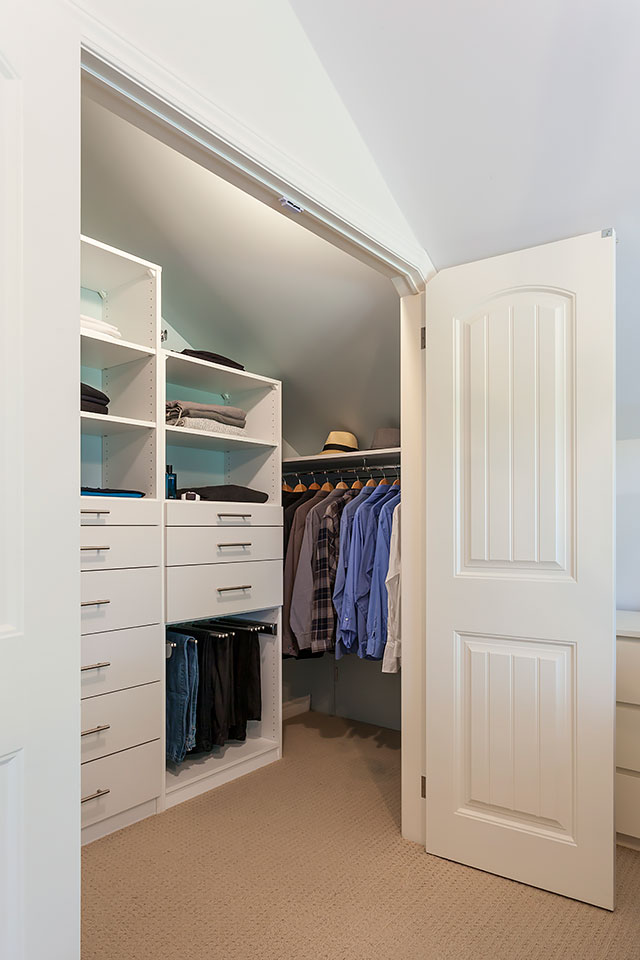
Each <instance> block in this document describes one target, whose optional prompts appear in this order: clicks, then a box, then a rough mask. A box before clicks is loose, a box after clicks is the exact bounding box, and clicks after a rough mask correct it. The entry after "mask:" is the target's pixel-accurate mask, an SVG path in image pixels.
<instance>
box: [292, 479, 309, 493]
mask: <svg viewBox="0 0 640 960" xmlns="http://www.w3.org/2000/svg"><path fill="white" fill-rule="evenodd" d="M296 480H297V481H298V482H297V483H296V485H295V487H294V488H293V492H294V493H306V492H307V488H306V487H305V485H304V483H300V477H296Z"/></svg>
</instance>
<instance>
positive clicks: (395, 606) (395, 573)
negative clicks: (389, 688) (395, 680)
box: [382, 504, 402, 673]
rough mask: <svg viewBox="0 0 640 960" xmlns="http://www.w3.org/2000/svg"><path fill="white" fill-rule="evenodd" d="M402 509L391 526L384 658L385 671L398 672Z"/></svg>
mask: <svg viewBox="0 0 640 960" xmlns="http://www.w3.org/2000/svg"><path fill="white" fill-rule="evenodd" d="M400 510H401V505H400V504H398V506H397V508H396V509H395V510H394V513H393V525H392V528H391V543H390V545H389V569H388V572H387V577H386V581H385V583H386V587H387V598H388V605H389V606H388V617H387V642H386V645H385V648H384V656H383V658H382V672H383V673H397V672H398V670H399V669H400V661H401V659H402V651H401V647H402V644H401V639H402V623H401V616H400V614H401V599H402V583H401V572H400V571H401V567H400V529H401V526H400V524H401V520H400Z"/></svg>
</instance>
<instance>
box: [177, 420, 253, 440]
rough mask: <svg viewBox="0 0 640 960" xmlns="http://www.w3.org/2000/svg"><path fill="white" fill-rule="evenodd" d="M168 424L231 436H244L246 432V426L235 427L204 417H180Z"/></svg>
mask: <svg viewBox="0 0 640 960" xmlns="http://www.w3.org/2000/svg"><path fill="white" fill-rule="evenodd" d="M168 426H170V427H186V428H187V429H188V430H205V431H207V432H208V433H224V434H228V435H231V436H234V435H235V436H242V434H243V433H244V427H234V426H232V425H231V424H229V423H221V422H220V421H219V420H207V419H205V418H204V417H180V419H179V420H172V421H171V423H170V424H168Z"/></svg>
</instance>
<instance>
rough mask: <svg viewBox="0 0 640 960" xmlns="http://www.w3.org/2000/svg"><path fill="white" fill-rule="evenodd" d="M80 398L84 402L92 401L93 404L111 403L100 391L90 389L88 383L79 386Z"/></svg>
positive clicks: (94, 388) (109, 398)
mask: <svg viewBox="0 0 640 960" xmlns="http://www.w3.org/2000/svg"><path fill="white" fill-rule="evenodd" d="M80 396H81V397H82V398H83V399H86V400H92V401H93V402H94V403H103V404H105V405H106V404H107V403H111V397H108V396H107V395H106V393H103V392H102V390H98V389H97V388H96V387H92V386H91V385H90V384H88V383H81V384H80Z"/></svg>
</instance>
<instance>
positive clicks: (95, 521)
mask: <svg viewBox="0 0 640 960" xmlns="http://www.w3.org/2000/svg"><path fill="white" fill-rule="evenodd" d="M161 521H162V503H161V502H160V501H158V500H147V499H145V497H140V498H139V499H130V498H128V497H80V523H81V525H82V526H83V527H89V526H90V527H108V526H111V525H114V526H122V525H127V526H128V525H129V524H132V525H134V526H136V525H140V526H158V524H160V523H161Z"/></svg>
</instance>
